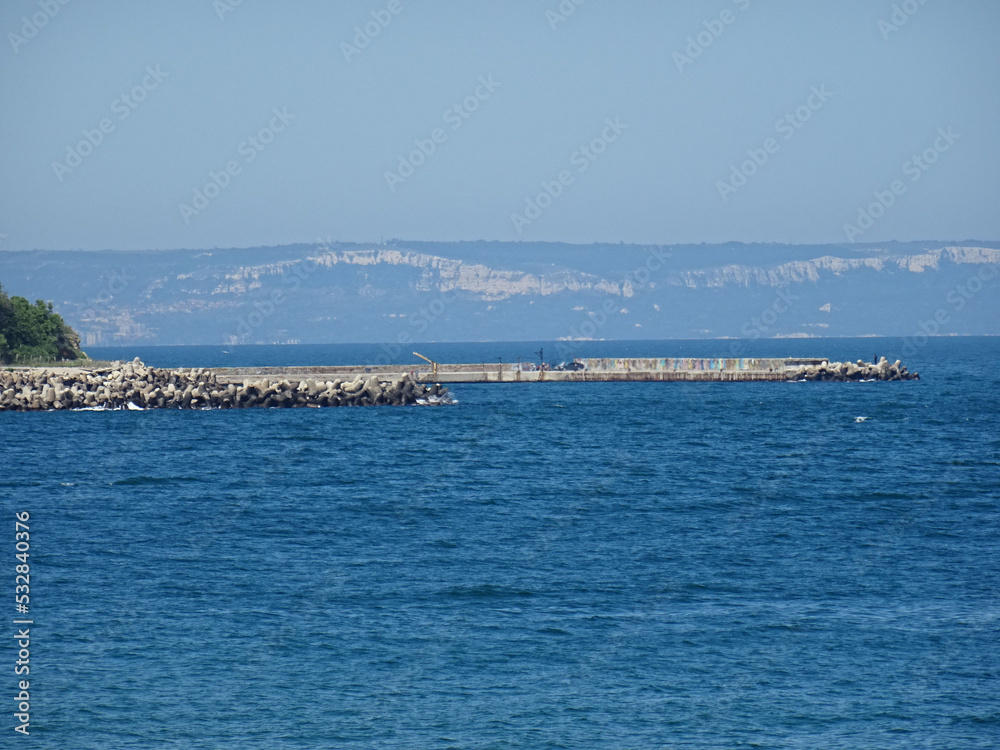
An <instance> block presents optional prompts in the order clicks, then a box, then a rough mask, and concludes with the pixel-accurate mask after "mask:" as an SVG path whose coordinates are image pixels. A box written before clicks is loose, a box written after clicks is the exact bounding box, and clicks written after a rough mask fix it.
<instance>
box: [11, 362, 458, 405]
mask: <svg viewBox="0 0 1000 750" xmlns="http://www.w3.org/2000/svg"><path fill="white" fill-rule="evenodd" d="M449 401H450V397H449V394H448V391H447V389H446V388H442V387H441V386H440V385H437V384H433V385H428V384H425V383H419V382H417V381H415V380H414V379H413V378H412V377H410V376H409V375H407V374H400V373H399V372H398V371H397V372H396V373H395V374H394V375H389V374H385V375H378V374H370V375H365V374H362V373H358V372H355V373H354V374H353V377H344V378H335V379H333V380H329V381H327V380H317V379H315V378H303V379H299V380H289V379H285V378H280V379H279V378H276V379H273V380H272V379H270V378H268V377H266V376H265V377H262V378H254V377H248V378H246V379H244V380H243V381H240V382H233V381H231V380H229V381H220V379H219V378H218V376H217V375H216V373H215V371H213V370H210V369H191V370H164V369H158V368H154V367H146V366H145V365H144V364H143V363H142V362H140V361H139V359H138V358H136V359H135V360H133V361H132V362H128V363H125V364H122V365H120V366H114V367H110V368H104V369H99V370H87V369H83V368H79V369H66V368H52V369H35V370H31V369H25V370H11V371H6V372H0V411H45V410H49V409H128V408H134V409H154V408H156V409H243V408H248V407H254V406H261V407H330V406H378V405H382V404H388V405H395V406H402V405H408V404H421V403H426V404H437V403H448V402H449Z"/></svg>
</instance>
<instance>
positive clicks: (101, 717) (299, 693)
mask: <svg viewBox="0 0 1000 750" xmlns="http://www.w3.org/2000/svg"><path fill="white" fill-rule="evenodd" d="M411 348H413V347H408V348H407V349H408V350H407V351H404V352H402V353H400V352H398V351H397V350H396V349H392V348H390V347H388V346H383V345H378V344H373V345H323V346H260V347H249V346H247V347H129V348H120V349H110V348H109V349H94V350H91V351H89V353H90V355H91V356H93V357H103V358H108V359H123V360H124V359H132V357H134V356H139V357H140V358H141V359H142V360H143V361H144V362H146V363H147V364H149V365H154V366H157V367H200V366H225V365H233V366H237V365H238V366H243V367H254V366H282V365H305V364H310V365H313V364H315V365H319V364H358V363H362V364H363V363H369V362H375V361H377V360H378V359H379V358H380V357H382V356H383V355H385V356H390V355H391V356H392V357H393V359H394V361H398V362H400V363H401V364H404V365H406V366H407V367H411V366H413V365H414V364H419V363H420V360H418V359H416V358H414V357H412V356H411V354H410V351H409V349H411ZM416 348H417V349H419V350H420V352H421V353H422V354H424V355H425V356H428V357H430V358H432V359H435V360H437V361H442V362H460V361H471V362H505V363H506V362H515V361H521V362H530V361H536V362H537V361H538V358H539V352H540V351H541V352H544V354H543V355H542V356H543V357H544V359H545V360H546V361H550V360H552V361H558V359H565V358H566V357H567V356H570V355H572V356H581V357H583V356H622V357H628V356H656V357H686V356H692V357H701V356H706V357H707V356H734V354H737V355H738V356H797V357H807V356H815V357H828V358H830V359H831V360H835V361H836V360H843V359H850V360H852V361H853V360H856V359H864V360H866V361H870V360H871V358H872V357H874V356H887V357H888V358H889V360H890V361H893V360H895V359H897V358H899V359H902V360H903V363H904V364H906V365H907V366H908V367H909V369H910V370H911V371H913V370H915V371H918V372H919V373H920V375H921V379H920V380H919V381H911V382H893V383H877V382H872V383H794V382H793V383H541V384H534V383H533V384H513V383H510V384H469V385H454V386H452V387H451V392H452V395H453V396H454V397H455V399H456V400H457V403H455V404H452V405H447V406H434V407H432V406H410V407H390V406H386V407H359V408H335V409H274V410H270V409H269V410H265V409H251V410H233V411H158V410H150V411H103V412H94V411H80V412H45V413H0V438H2V440H0V443H2V445H0V490H2V495H0V496H2V504H3V515H4V518H5V520H4V522H3V524H2V528H3V529H4V530H5V531H3V533H2V534H0V559H3V560H4V561H5V562H4V563H3V573H2V575H0V581H5V583H4V584H3V587H4V593H3V597H2V598H3V599H4V600H6V601H7V604H6V605H4V610H5V618H4V619H5V621H6V622H5V625H4V628H3V629H4V631H5V632H4V635H5V637H4V638H3V641H4V644H5V645H4V646H3V647H2V648H0V660H2V662H0V674H2V675H3V678H2V679H0V696H2V697H3V699H4V705H5V708H4V710H3V711H2V714H3V720H2V722H0V723H2V726H0V732H2V736H0V747H4V748H8V747H9V748H20V747H23V748H29V747H30V748H53V749H59V750H63V749H67V750H68V749H73V750H86V749H89V748H94V749H95V750H96V749H97V748H100V749H101V750H107V749H109V748H112V749H115V750H122V749H131V748H135V749H141V750H149V749H151V748H178V749H184V750H187V749H189V748H190V749H201V748H204V749H206V750H208V749H211V750H218V749H220V748H226V749H229V748H232V749H233V750H237V749H239V750H246V749H257V748H259V749H261V750H285V749H288V750H292V749H297V748H303V749H305V748H310V749H311V748H358V749H361V748H365V749H368V748H387V749H388V748H392V749H396V748H398V749H400V750H403V749H405V750H425V749H430V748H442V749H444V748H456V749H458V748H461V749H465V748H482V749H486V748H491V749H492V748H496V749H497V750H500V749H503V748H531V749H532V750H538V749H545V748H586V749H603V748H609V749H611V748H614V749H616V750H617V749H625V748H663V749H668V748H677V749H680V748H685V749H687V748H698V749H701V748H706V749H707V748H816V749H817V750H818V749H821V748H822V749H823V750H830V749H831V748H852V749H854V748H883V749H884V748H901V749H902V748H906V749H907V750H912V749H914V748H947V749H949V750H955V749H960V748H996V747H998V746H1000V338H957V337H956V338H931V339H927V338H915V339H906V340H903V339H871V338H865V339H808V340H798V339H786V340H778V341H775V340H768V341H763V340H761V341H744V342H735V341H734V342H729V341H639V342H636V341H621V342H571V343H569V342H507V343H477V344H454V343H452V344H434V343H426V344H420V345H417V346H416ZM15 514H23V515H22V516H21V517H22V518H26V519H27V520H26V521H25V522H24V525H25V526H27V527H28V535H29V536H28V537H21V540H25V541H28V547H29V555H30V556H29V557H27V558H25V559H27V560H28V563H27V564H29V565H30V600H29V604H28V606H27V607H26V609H27V610H28V611H27V612H22V613H18V612H17V610H16V609H15V601H16V600H15V585H16V581H15V572H16V566H17V565H20V564H22V563H21V562H19V561H18V560H16V559H15V553H16V549H17V547H16V539H17V538H16V537H15V534H16V533H17V531H18V530H19V527H16V526H15V520H16V518H15ZM17 619H20V620H28V621H30V622H29V624H23V623H22V624H14V622H13V621H14V620H17ZM24 629H27V630H28V631H29V634H28V636H23V635H19V634H20V633H22V632H23V631H24ZM18 638H20V641H19V640H18ZM26 639H27V640H30V644H29V645H28V646H27V647H24V644H23V641H24V640H26ZM19 644H20V645H19ZM24 650H27V651H29V652H30V655H25V654H24V653H23V651H24ZM19 661H23V662H24V664H22V665H21V666H22V667H23V666H27V667H28V669H30V673H25V674H22V675H20V676H19V675H16V674H15V670H16V669H17V666H16V665H17V663H18V662H19ZM19 681H27V682H28V687H27V688H26V689H24V692H26V693H27V694H28V699H27V700H23V699H22V700H20V701H19V699H18V696H19V695H20V691H21V690H22V688H21V687H20V686H19V684H18V683H19ZM24 703H27V704H28V708H29V710H28V712H27V713H28V714H29V719H30V721H29V722H28V724H29V726H28V727H27V728H26V729H27V731H29V732H30V736H28V737H25V736H22V734H19V733H18V732H16V731H15V729H16V727H17V726H21V725H22V722H21V720H20V719H18V718H17V716H15V714H16V713H17V710H16V709H17V707H19V706H21V707H23V705H22V704H24Z"/></svg>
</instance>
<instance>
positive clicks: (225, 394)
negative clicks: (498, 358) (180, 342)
mask: <svg viewBox="0 0 1000 750" xmlns="http://www.w3.org/2000/svg"><path fill="white" fill-rule="evenodd" d="M919 378H920V375H919V374H917V373H911V372H909V371H908V370H907V369H906V367H905V366H904V365H903V364H902V363H901V362H900V361H899V360H896V362H894V363H889V362H888V361H887V360H886V358H885V357H882V359H881V360H880V361H879V362H878V363H865V362H862V361H861V360H858V361H857V362H856V363H854V362H830V361H829V360H826V359H725V358H714V359H713V358H705V359H691V358H685V359H671V358H660V359H656V358H652V359H578V360H575V361H574V362H573V363H572V364H571V365H570V366H569V367H568V368H564V369H548V368H540V367H534V366H531V365H524V364H520V363H518V364H516V365H515V364H507V365H504V364H502V363H497V364H490V363H479V364H440V363H432V364H431V365H420V366H412V365H411V366H407V365H390V366H378V367H376V366H368V367H366V366H353V367H352V366H331V367H261V368H211V369H209V368H202V369H190V370H166V369H159V368H154V367H147V366H145V365H144V364H143V363H142V362H140V361H139V359H138V358H136V359H135V360H133V361H132V362H128V363H125V364H117V363H116V365H115V366H113V367H106V368H103V369H94V370H88V369H85V368H77V369H70V368H52V369H20V370H9V371H6V372H0V411H45V410H49V409H88V408H91V409H127V408H137V409H243V408H248V407H253V406H262V407H302V406H306V407H329V406H378V405H382V404H391V405H396V406H401V405H407V404H440V403H450V401H451V397H450V394H449V393H448V389H447V388H445V387H443V386H442V385H441V384H442V383H541V382H614V381H667V382H669V381H721V382H747V381H802V380H806V381H827V382H830V381H833V382H847V381H873V380H880V381H895V380H918V379H919Z"/></svg>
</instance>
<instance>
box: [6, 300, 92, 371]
mask: <svg viewBox="0 0 1000 750" xmlns="http://www.w3.org/2000/svg"><path fill="white" fill-rule="evenodd" d="M85 357H86V355H85V354H84V353H83V352H81V351H80V337H79V336H78V335H77V333H76V331H74V330H73V329H72V328H70V327H69V326H68V325H66V323H65V321H63V319H62V317H61V316H60V315H59V314H58V313H56V312H54V311H53V309H52V303H51V302H44V301H42V300H37V301H36V302H35V304H33V305H32V304H31V303H30V302H28V300H26V299H25V298H24V297H8V296H7V294H6V293H5V292H4V291H3V287H2V286H0V362H4V363H18V364H30V363H32V362H52V361H59V360H67V359H82V358H85Z"/></svg>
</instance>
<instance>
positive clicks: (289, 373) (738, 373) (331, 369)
mask: <svg viewBox="0 0 1000 750" xmlns="http://www.w3.org/2000/svg"><path fill="white" fill-rule="evenodd" d="M404 371H405V372H407V373H408V374H409V376H410V377H411V378H413V380H415V381H417V382H421V383H542V382H546V383H548V382H617V381H631V382H650V381H652V382H656V381H660V382H705V381H708V382H752V381H772V382H786V381H794V380H816V381H839V382H846V381H865V380H882V381H891V380H917V379H919V377H920V376H919V375H918V374H917V373H910V372H909V371H908V370H907V369H906V367H905V366H904V365H903V364H902V363H901V362H899V361H898V360H897V361H896V362H895V363H891V364H890V363H889V362H888V361H886V359H885V357H883V358H881V360H880V361H879V362H878V363H868V364H866V363H864V362H862V361H860V360H858V362H857V363H852V362H830V361H829V360H828V359H822V358H814V359H800V358H794V359H793V358H767V359H758V358H690V357H688V358H642V359H640V358H624V359H621V358H619V359H612V358H608V359H577V360H574V361H573V362H572V363H567V364H566V365H564V366H563V367H562V368H561V369H560V368H541V367H538V366H535V365H531V364H526V363H500V362H496V363H490V362H485V363H484V362H480V363H471V364H470V363H466V364H445V363H434V362H432V363H431V364H420V365H379V366H376V365H371V366H354V367H351V366H344V365H340V366H328V367H323V366H311V367H260V368H219V369H216V370H215V374H216V376H217V377H218V379H219V381H220V382H244V381H245V380H246V379H247V378H251V377H256V378H262V377H269V378H271V379H272V380H273V379H275V378H285V379H288V380H294V379H306V378H318V379H327V380H330V379H333V378H335V377H339V378H350V377H357V376H359V375H360V376H362V377H370V376H371V375H378V376H379V377H386V376H389V375H390V374H392V373H399V372H404Z"/></svg>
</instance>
